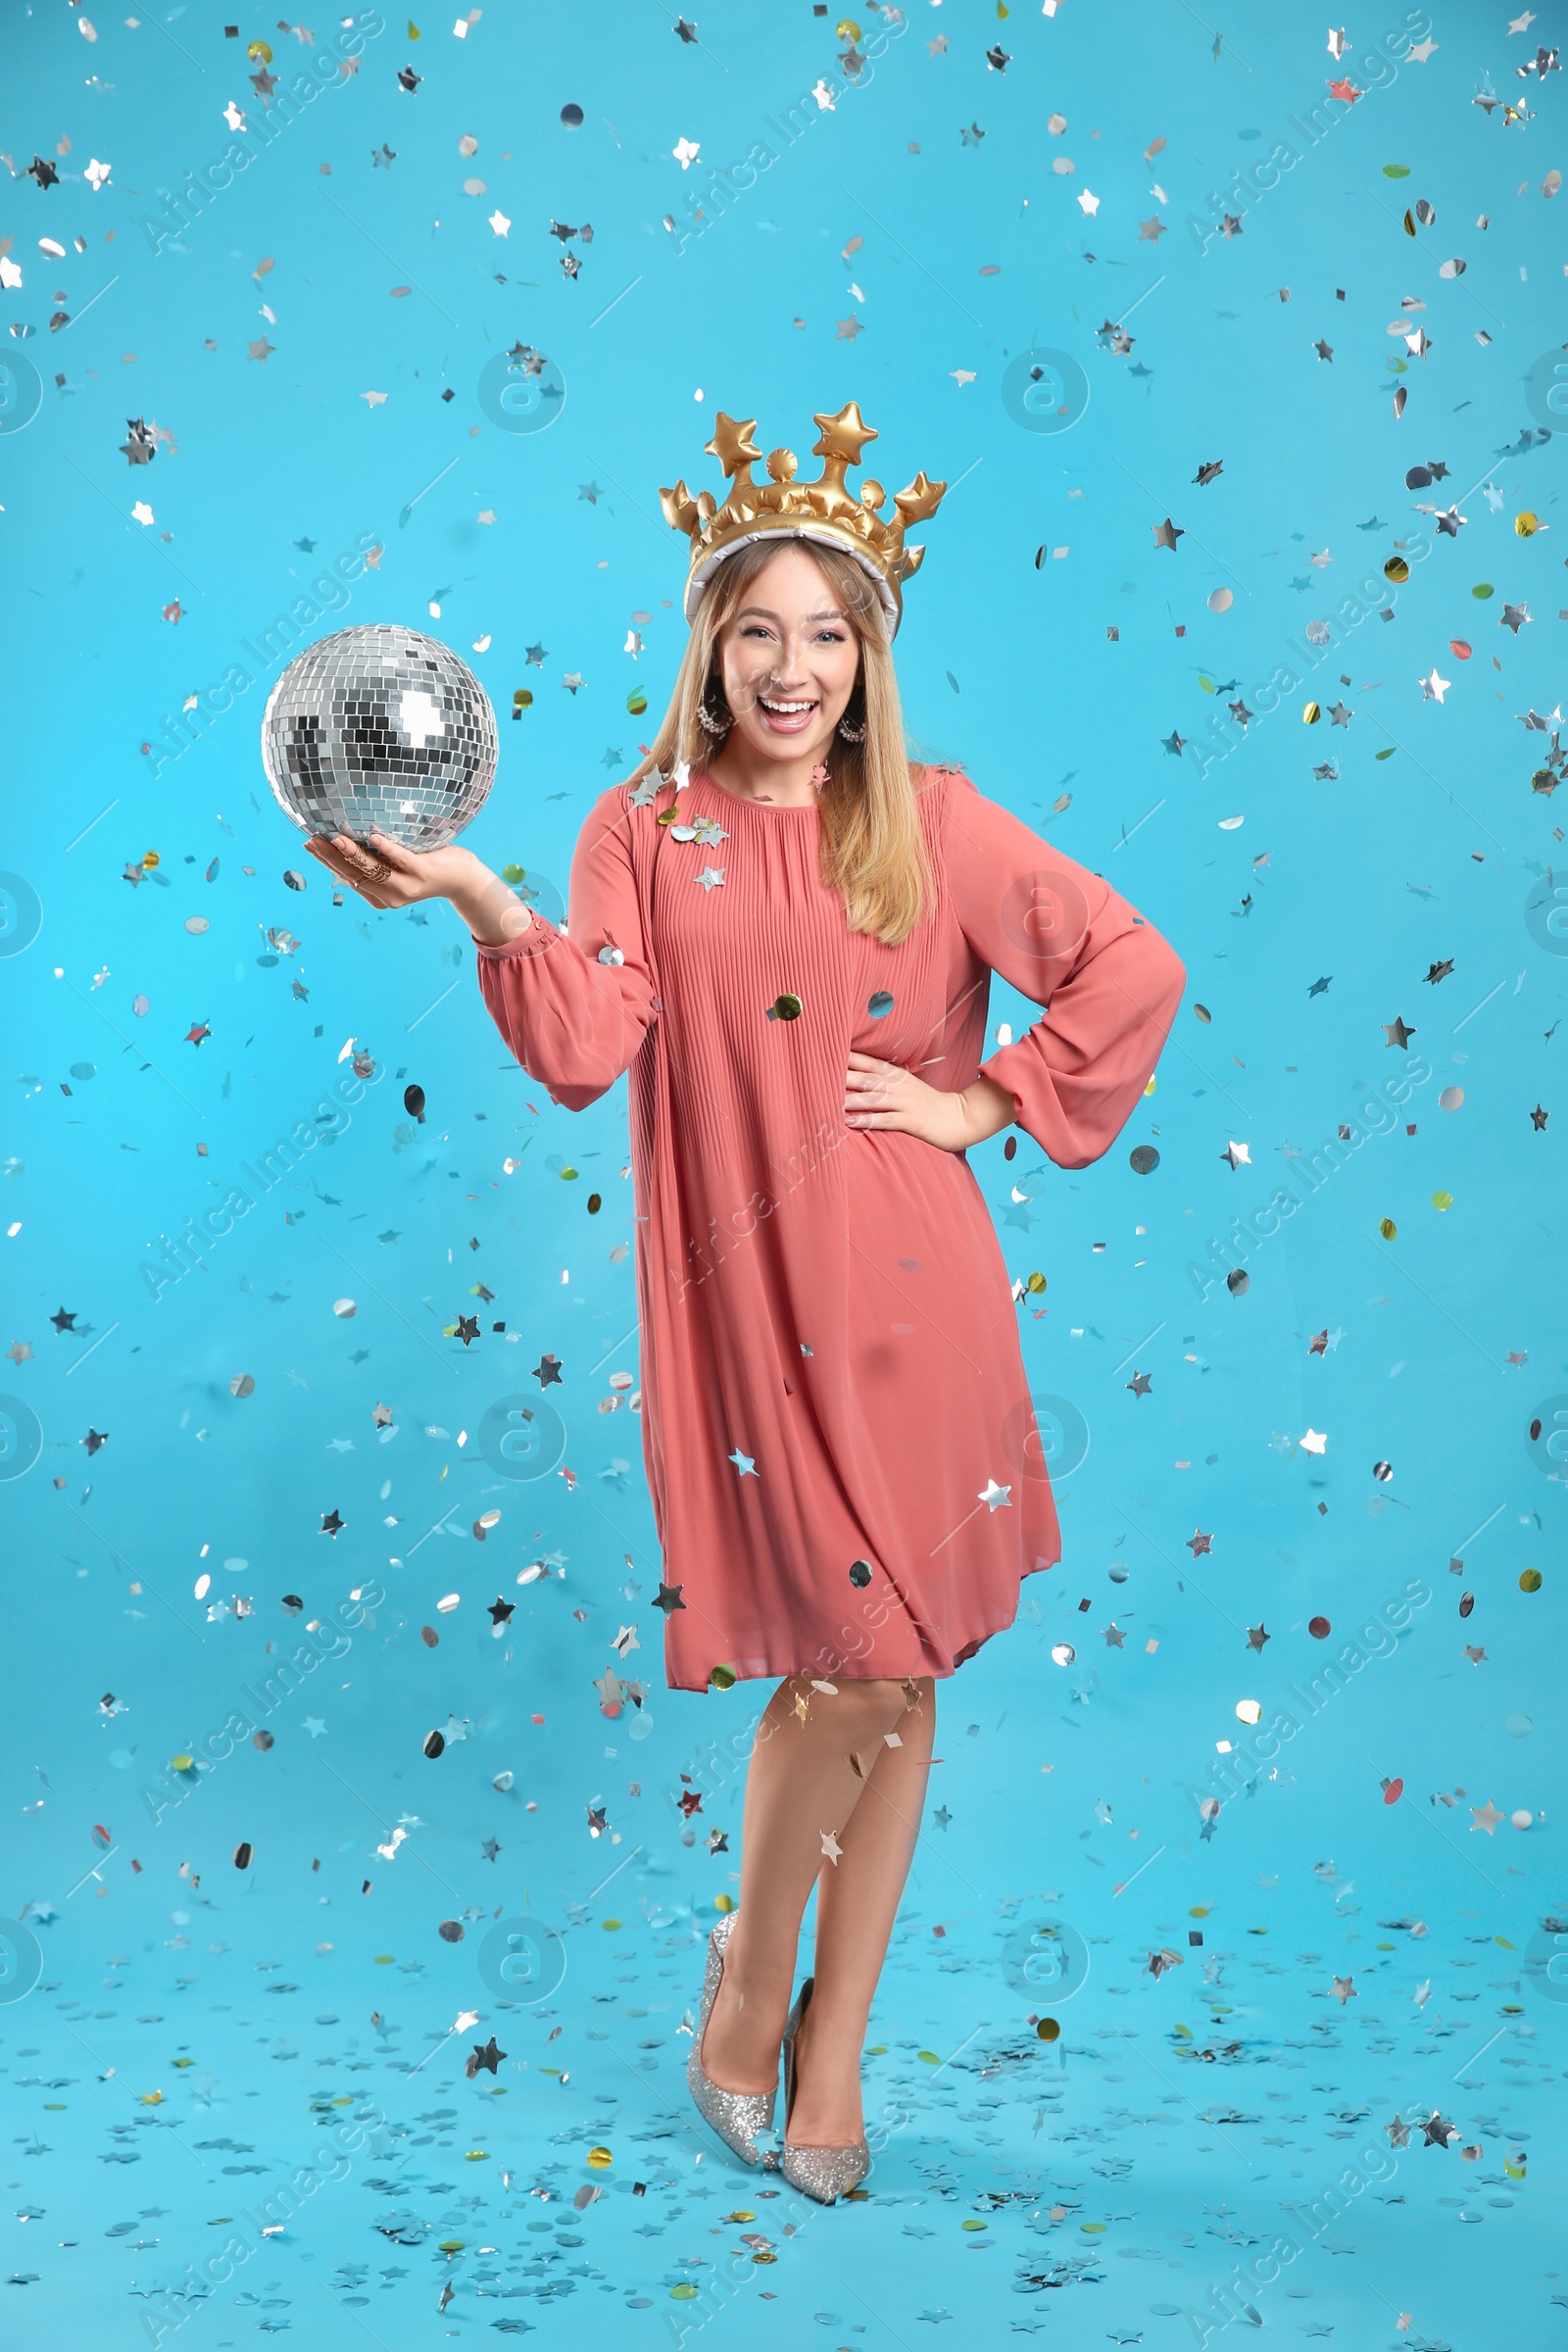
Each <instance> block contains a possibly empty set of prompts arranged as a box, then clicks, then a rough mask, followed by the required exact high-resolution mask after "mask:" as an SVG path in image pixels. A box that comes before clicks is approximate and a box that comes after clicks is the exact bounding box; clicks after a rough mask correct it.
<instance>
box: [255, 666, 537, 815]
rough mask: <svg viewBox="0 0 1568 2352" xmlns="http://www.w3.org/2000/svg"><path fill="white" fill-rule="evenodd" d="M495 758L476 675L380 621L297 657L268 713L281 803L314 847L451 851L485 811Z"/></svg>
mask: <svg viewBox="0 0 1568 2352" xmlns="http://www.w3.org/2000/svg"><path fill="white" fill-rule="evenodd" d="M496 749H497V746H496V719H495V712H494V711H492V710H491V708H490V703H489V699H488V697H487V696H486V694H485V691H484V688H483V687H482V686H481V685H480V683H479V681H478V679H477V678H476V677H475V676H474V675H473V673H472V671H471V670H470V669H468V668H467V667H466V664H465V663H463V662H460V661H459V660H458V657H457V655H456V654H454V653H453V652H452V651H451V650H450V649H449V648H448V647H447V646H444V645H442V644H440V643H439V642H438V641H437V640H436V639H435V638H434V637H423V636H421V635H420V634H419V632H418V630H417V629H399V628H392V627H390V626H388V625H387V624H386V623H384V622H381V621H371V622H368V623H367V624H366V625H365V626H364V627H361V628H354V629H339V630H337V631H336V632H335V634H334V635H332V636H330V637H323V638H322V639H321V640H320V643H319V645H313V646H311V647H310V648H309V650H308V651H307V652H305V653H303V654H300V655H298V656H297V657H296V658H295V660H294V661H292V662H290V663H289V665H288V667H287V669H285V670H284V672H283V674H282V676H281V677H280V678H279V679H278V681H277V684H276V685H275V686H274V687H273V688H272V691H271V693H270V695H269V697H268V701H267V709H266V711H265V712H264V713H263V716H262V760H263V762H264V764H265V766H266V768H267V780H268V782H269V784H270V786H271V787H272V794H273V798H274V799H275V800H276V801H277V803H278V806H279V807H280V808H281V809H283V811H284V812H285V814H286V815H287V816H289V817H290V818H291V819H292V820H293V822H294V823H295V824H296V825H298V826H299V828H300V830H301V832H303V833H308V834H311V835H313V836H314V837H316V838H320V837H321V836H323V835H326V834H332V833H348V834H351V835H352V836H353V837H354V839H355V840H357V841H364V840H365V839H366V837H367V836H368V834H370V833H387V834H390V835H391V837H392V839H393V840H394V841H400V842H402V843H403V844H404V846H405V847H406V848H408V849H411V850H439V849H442V848H444V847H445V845H446V844H447V843H448V842H449V841H454V840H456V838H457V836H458V835H459V834H460V833H461V832H462V831H463V828H464V826H465V825H466V824H467V823H468V822H469V821H470V819H471V818H473V817H475V816H477V814H478V812H479V810H480V809H482V808H483V806H484V803H485V800H486V797H487V795H488V794H489V791H490V787H491V785H492V783H493V782H494V781H495V772H496Z"/></svg>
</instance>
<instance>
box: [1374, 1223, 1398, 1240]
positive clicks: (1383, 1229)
mask: <svg viewBox="0 0 1568 2352" xmlns="http://www.w3.org/2000/svg"><path fill="white" fill-rule="evenodd" d="M1378 1231H1379V1233H1381V1234H1382V1236H1383V1239H1384V1240H1385V1241H1386V1242H1392V1241H1396V1240H1397V1238H1398V1232H1399V1228H1398V1227H1397V1225H1396V1223H1395V1222H1394V1219H1393V1218H1392V1217H1380V1218H1379V1219H1378Z"/></svg>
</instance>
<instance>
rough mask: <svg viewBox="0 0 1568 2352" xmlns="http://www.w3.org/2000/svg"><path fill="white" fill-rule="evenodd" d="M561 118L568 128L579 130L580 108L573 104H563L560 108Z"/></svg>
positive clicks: (580, 124)
mask: <svg viewBox="0 0 1568 2352" xmlns="http://www.w3.org/2000/svg"><path fill="white" fill-rule="evenodd" d="M561 120H562V122H563V123H564V124H565V126H566V128H567V129H568V130H581V128H582V108H581V107H580V106H577V105H575V104H572V105H567V106H564V107H563V108H562V110H561Z"/></svg>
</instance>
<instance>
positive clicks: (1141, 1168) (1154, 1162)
mask: <svg viewBox="0 0 1568 2352" xmlns="http://www.w3.org/2000/svg"><path fill="white" fill-rule="evenodd" d="M1127 1165H1128V1166H1129V1167H1130V1168H1131V1170H1132V1172H1133V1174H1134V1175H1135V1176H1152V1174H1153V1173H1154V1170H1155V1169H1156V1168H1157V1167H1158V1165H1159V1153H1158V1152H1156V1151H1155V1149H1154V1147H1153V1145H1152V1144H1135V1145H1134V1146H1133V1148H1132V1150H1131V1152H1128V1154H1127Z"/></svg>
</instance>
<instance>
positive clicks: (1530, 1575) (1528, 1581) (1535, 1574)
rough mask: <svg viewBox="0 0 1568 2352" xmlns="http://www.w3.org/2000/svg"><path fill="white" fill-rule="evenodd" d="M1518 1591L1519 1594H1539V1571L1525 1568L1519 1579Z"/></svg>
mask: <svg viewBox="0 0 1568 2352" xmlns="http://www.w3.org/2000/svg"><path fill="white" fill-rule="evenodd" d="M1519 1590H1520V1592H1521V1593H1539V1592H1540V1591H1541V1570H1540V1569H1539V1568H1527V1569H1526V1570H1525V1572H1524V1574H1523V1576H1521V1577H1520V1579H1519Z"/></svg>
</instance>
